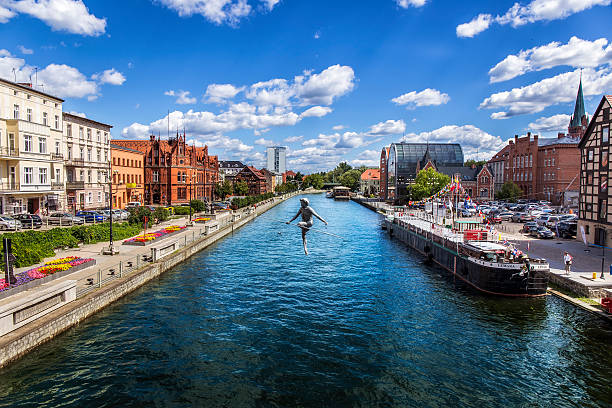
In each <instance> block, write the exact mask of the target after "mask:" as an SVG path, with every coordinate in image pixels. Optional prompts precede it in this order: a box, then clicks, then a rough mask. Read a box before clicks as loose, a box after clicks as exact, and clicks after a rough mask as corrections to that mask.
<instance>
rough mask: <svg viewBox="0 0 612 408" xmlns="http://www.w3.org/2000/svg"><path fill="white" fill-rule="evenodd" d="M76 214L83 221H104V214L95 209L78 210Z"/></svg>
mask: <svg viewBox="0 0 612 408" xmlns="http://www.w3.org/2000/svg"><path fill="white" fill-rule="evenodd" d="M76 216H77V217H81V218H83V219H84V220H85V222H104V221H105V220H106V217H105V216H103V215H101V214H98V213H97V212H95V211H79V212H77V213H76Z"/></svg>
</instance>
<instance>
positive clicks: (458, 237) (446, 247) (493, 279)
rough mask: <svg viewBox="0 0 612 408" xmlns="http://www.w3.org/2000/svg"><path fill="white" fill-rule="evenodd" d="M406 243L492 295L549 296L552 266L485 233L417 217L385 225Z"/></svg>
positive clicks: (397, 218) (396, 218)
mask: <svg viewBox="0 0 612 408" xmlns="http://www.w3.org/2000/svg"><path fill="white" fill-rule="evenodd" d="M383 222H384V223H385V224H386V229H387V230H388V231H389V234H390V235H392V236H393V237H395V238H397V239H399V240H401V241H403V242H405V243H406V244H407V245H408V246H410V247H411V248H413V249H416V250H417V251H418V252H420V253H421V254H423V255H424V256H425V257H426V261H427V262H430V263H436V264H438V265H440V266H441V267H443V268H444V269H446V270H447V271H449V272H451V273H452V274H453V275H454V276H455V277H457V278H459V279H461V280H463V281H464V282H466V283H467V284H469V285H470V286H472V287H473V288H475V289H477V290H479V291H481V292H485V293H488V294H491V295H501V296H514V297H530V296H542V295H545V294H546V290H547V287H548V271H549V265H548V263H547V262H546V260H544V259H534V258H529V257H528V256H527V255H525V254H522V253H521V252H520V251H518V250H517V249H516V248H513V247H512V246H509V245H503V244H500V243H499V242H493V241H492V240H487V239H488V238H491V237H490V236H489V235H490V234H489V233H488V232H487V231H485V230H471V231H462V232H459V231H452V230H450V229H448V228H446V227H445V226H442V225H438V224H434V223H432V222H431V221H429V220H425V219H421V218H419V217H417V216H414V215H402V216H389V217H386V218H385V220H384V221H383Z"/></svg>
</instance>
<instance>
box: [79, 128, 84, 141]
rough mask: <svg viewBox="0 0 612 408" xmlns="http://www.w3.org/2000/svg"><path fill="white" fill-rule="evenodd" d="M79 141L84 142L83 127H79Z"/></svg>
mask: <svg viewBox="0 0 612 408" xmlns="http://www.w3.org/2000/svg"><path fill="white" fill-rule="evenodd" d="M79 139H81V140H83V126H79Z"/></svg>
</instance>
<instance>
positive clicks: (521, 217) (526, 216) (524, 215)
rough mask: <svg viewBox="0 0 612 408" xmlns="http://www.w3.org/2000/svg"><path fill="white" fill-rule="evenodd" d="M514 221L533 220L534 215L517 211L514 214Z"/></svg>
mask: <svg viewBox="0 0 612 408" xmlns="http://www.w3.org/2000/svg"><path fill="white" fill-rule="evenodd" d="M512 221H514V222H527V221H533V215H531V214H528V213H524V212H517V213H514V214H512Z"/></svg>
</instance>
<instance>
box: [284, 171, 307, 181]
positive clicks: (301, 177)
mask: <svg viewBox="0 0 612 408" xmlns="http://www.w3.org/2000/svg"><path fill="white" fill-rule="evenodd" d="M303 178H304V175H303V174H302V173H300V172H299V171H298V172H297V173H295V176H293V177H287V181H292V180H295V181H297V182H298V183H301V182H302V179H303Z"/></svg>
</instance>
